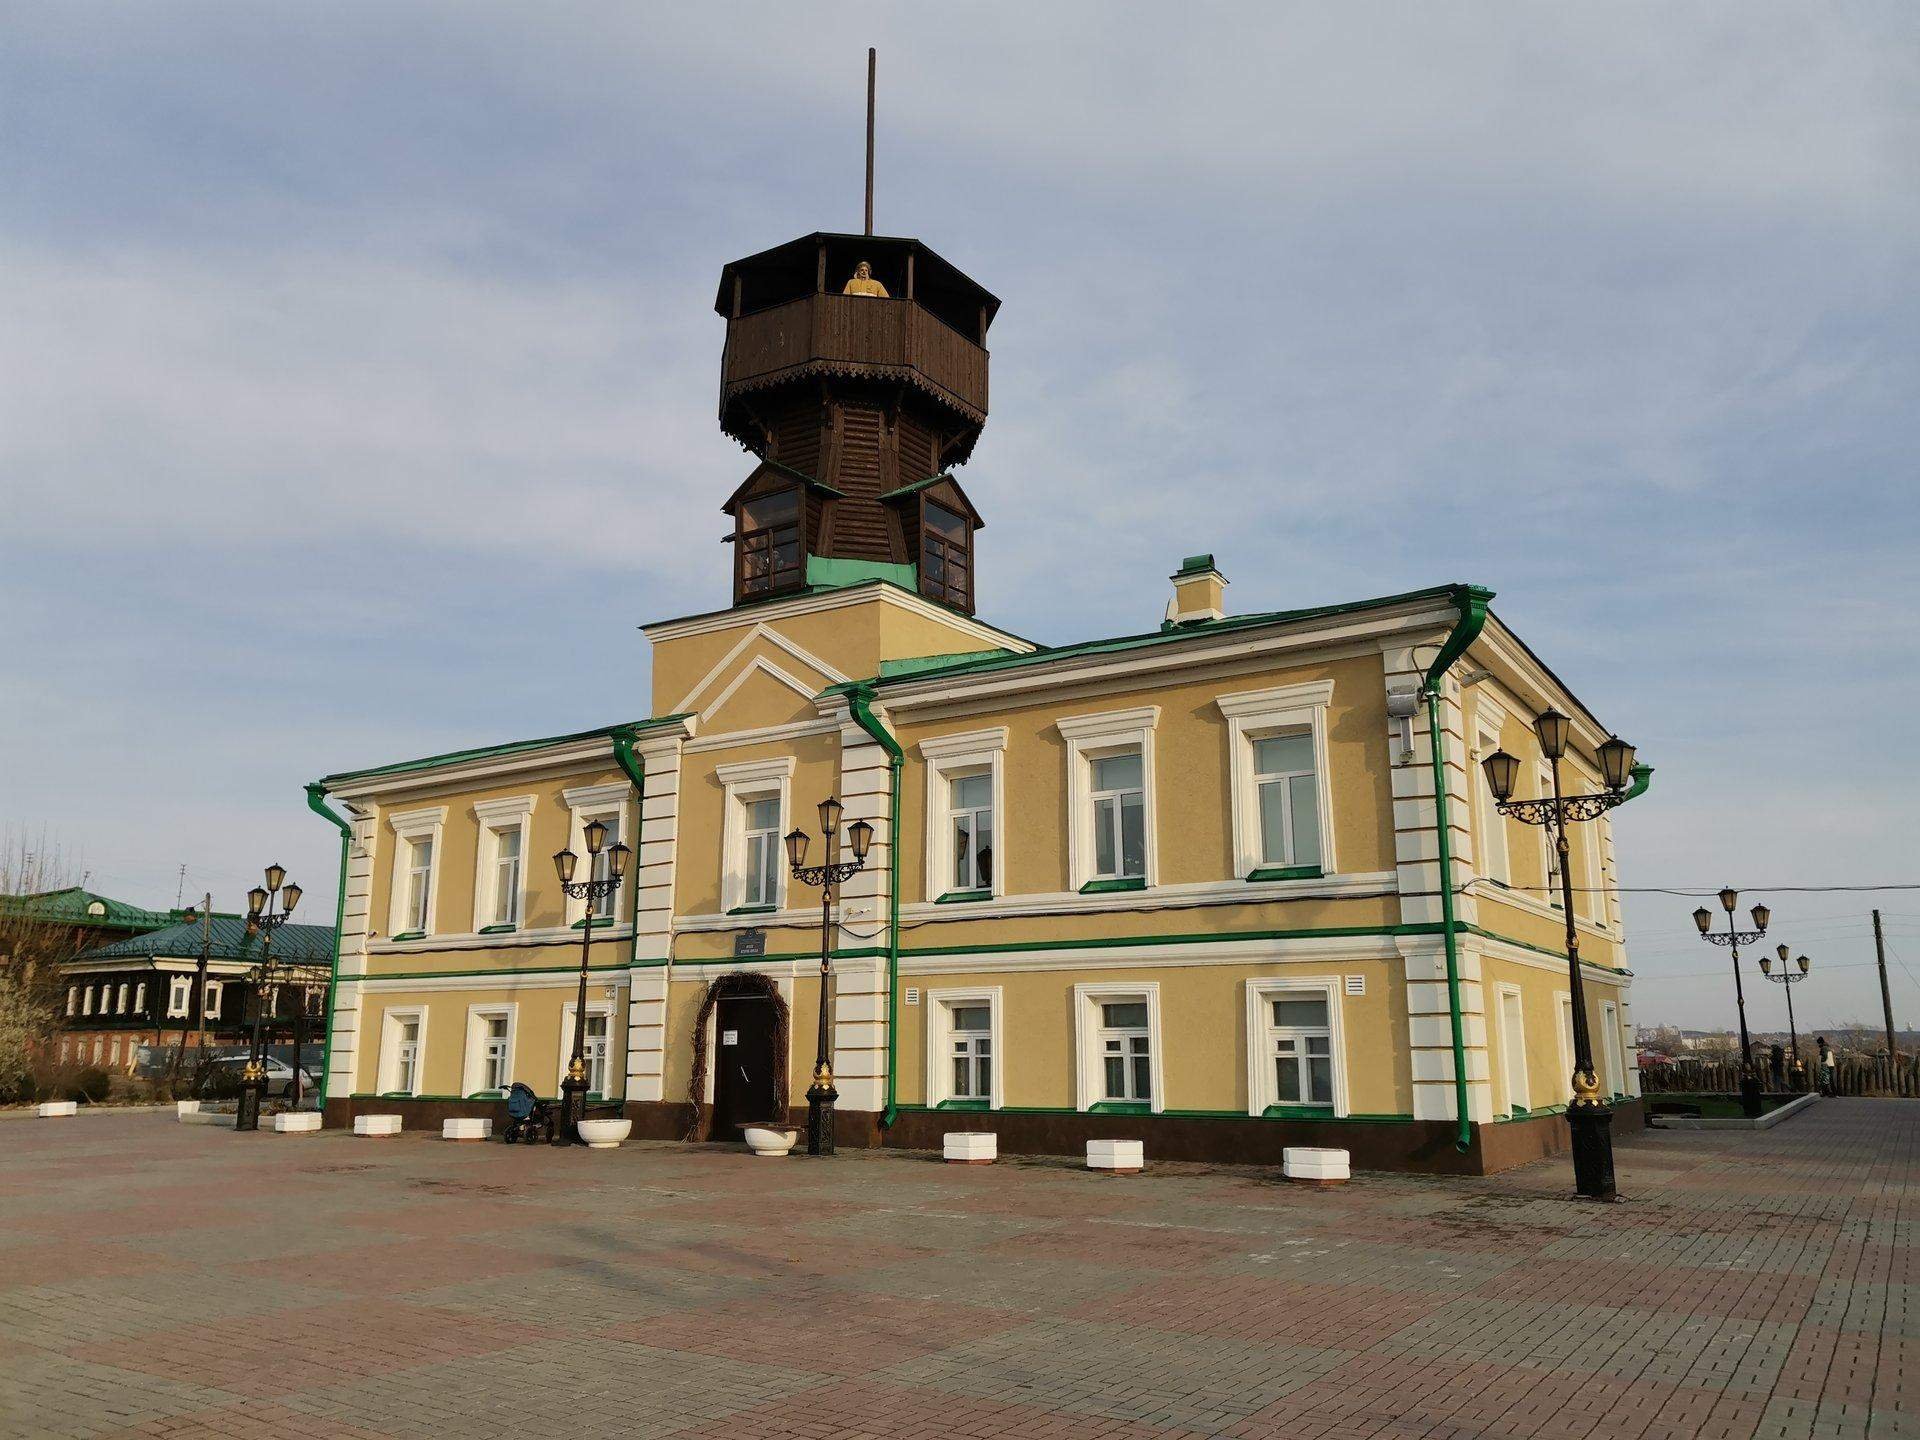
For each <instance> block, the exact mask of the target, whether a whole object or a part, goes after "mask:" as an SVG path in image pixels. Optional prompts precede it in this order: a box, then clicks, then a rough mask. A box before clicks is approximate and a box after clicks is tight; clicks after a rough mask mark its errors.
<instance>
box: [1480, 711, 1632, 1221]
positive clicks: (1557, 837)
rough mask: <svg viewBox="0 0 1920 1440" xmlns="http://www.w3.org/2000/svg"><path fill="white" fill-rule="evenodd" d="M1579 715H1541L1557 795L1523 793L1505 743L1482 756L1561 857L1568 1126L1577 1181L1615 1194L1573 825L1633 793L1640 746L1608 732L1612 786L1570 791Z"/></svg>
mask: <svg viewBox="0 0 1920 1440" xmlns="http://www.w3.org/2000/svg"><path fill="white" fill-rule="evenodd" d="M1571 726H1572V722H1571V721H1569V720H1568V719H1567V717H1566V716H1565V715H1562V714H1561V713H1560V712H1559V711H1558V710H1555V709H1552V708H1551V707H1549V708H1548V709H1547V710H1545V711H1544V712H1542V714H1541V715H1540V717H1539V718H1538V719H1537V720H1535V721H1534V722H1533V730H1534V734H1536V735H1538V736H1539V737H1540V753H1541V754H1542V755H1544V756H1546V758H1547V761H1548V764H1549V766H1550V768H1551V769H1552V771H1553V795H1552V798H1550V799H1549V798H1548V797H1546V796H1544V795H1543V796H1541V797H1540V798H1539V799H1537V800H1515V799H1514V798H1513V782H1514V780H1515V779H1516V778H1517V777H1518V775H1519V773H1520V762H1519V761H1518V760H1517V759H1515V758H1514V757H1513V756H1511V755H1509V754H1507V752H1506V751H1504V750H1496V751H1494V753H1493V754H1491V755H1489V756H1488V757H1487V758H1486V759H1485V760H1483V761H1482V762H1481V767H1482V769H1484V770H1485V772H1486V776H1487V784H1488V786H1489V787H1491V788H1492V790H1493V798H1494V799H1495V800H1496V801H1498V802H1499V808H1500V813H1501V814H1502V815H1510V816H1512V817H1513V818H1514V819H1516V820H1518V821H1520V822H1522V823H1523V824H1527V825H1544V826H1545V827H1547V833H1548V837H1549V840H1550V843H1551V844H1552V845H1553V847H1554V851H1555V853H1556V854H1557V855H1558V856H1559V858H1560V909H1561V913H1562V915H1563V917H1564V918H1565V920H1566V924H1567V987H1568V989H1569V990H1570V991H1571V992H1572V1000H1573V1098H1572V1100H1571V1101H1570V1102H1569V1103H1568V1105H1567V1126H1568V1128H1569V1129H1570V1130H1571V1131H1572V1134H1573V1179H1574V1188H1575V1189H1576V1190H1577V1191H1578V1192H1579V1193H1580V1194H1581V1195H1583V1196H1585V1197H1586V1198H1587V1199H1589V1200H1611V1199H1613V1198H1614V1183H1613V1111H1612V1110H1611V1109H1609V1108H1608V1106H1607V1102H1606V1101H1605V1100H1603V1099H1602V1098H1601V1096H1600V1080H1599V1076H1598V1075H1597V1074H1596V1073H1595V1071H1594V1065H1593V1042H1592V1040H1591V1039H1590V1038H1589V1036H1588V1034H1587V1002H1586V991H1585V987H1584V986H1583V985H1582V984H1581V976H1580V935H1579V932H1578V930H1577V928H1576V926H1575V923H1574V916H1573V880H1572V875H1571V867H1570V866H1569V864H1568V862H1567V855H1568V848H1569V847H1568V844H1567V826H1569V825H1571V824H1576V823H1578V822H1580V821H1584V820H1597V819H1599V818H1600V816H1602V815H1604V814H1606V812H1607V811H1609V810H1611V809H1612V808H1613V807H1614V806H1616V805H1618V804H1620V803H1621V802H1622V801H1624V800H1625V799H1626V798H1627V794H1626V791H1627V782H1628V781H1629V780H1631V779H1632V778H1633V746H1631V745H1629V744H1627V742H1626V741H1624V740H1622V739H1621V738H1620V737H1619V736H1617V735H1614V736H1610V737H1608V739H1607V741H1606V742H1605V743H1604V744H1603V745H1601V746H1600V749H1599V758H1600V776H1601V779H1602V780H1604V781H1605V782H1606V786H1607V788H1606V790H1605V792H1604V793H1602V794H1598V795H1563V794H1561V792H1560V757H1561V756H1562V755H1564V754H1565V753H1566V750H1567V736H1568V732H1569V730H1570V729H1571Z"/></svg>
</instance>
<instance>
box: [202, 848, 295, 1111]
mask: <svg viewBox="0 0 1920 1440" xmlns="http://www.w3.org/2000/svg"><path fill="white" fill-rule="evenodd" d="M299 903H300V887H299V886H298V885H295V884H293V883H291V882H290V881H289V880H288V879H287V871H286V867H285V866H284V865H269V866H268V867H267V883H266V887H265V888H264V889H263V888H261V887H260V886H258V885H256V886H254V887H253V889H251V890H249V891H248V892H247V938H248V939H249V940H251V939H253V938H254V937H255V936H258V937H259V940H260V963H259V964H258V965H256V966H254V967H253V970H252V972H251V975H250V977H249V978H250V979H252V981H253V1039H252V1041H251V1042H250V1043H249V1044H248V1046H247V1068H246V1069H245V1070H243V1071H242V1072H241V1075H240V1104H239V1110H238V1112H237V1113H236V1114H235V1116H234V1121H233V1128H234V1129H235V1130H258V1129H259V1128H260V1104H261V1102H262V1100H264V1099H265V1098H266V1093H267V1065H266V1045H265V1040H264V1037H263V1034H262V1031H261V1022H262V1021H263V1020H264V1019H265V1018H266V1012H267V996H268V994H269V993H270V987H271V986H272V984H273V982H274V979H275V975H276V971H275V969H274V963H273V932H274V931H276V930H278V929H279V928H280V927H281V926H282V925H284V924H286V923H287V921H288V919H290V918H291V917H292V915H293V907H294V906H296V905H298V904H299ZM276 905H277V906H278V909H277V911H276V908H275V907H276ZM203 1003H204V1002H203ZM299 1064H300V1057H299V1056H298V1055H296V1056H294V1067H295V1069H296V1071H297V1070H298V1068H299Z"/></svg>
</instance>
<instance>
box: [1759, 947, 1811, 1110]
mask: <svg viewBox="0 0 1920 1440" xmlns="http://www.w3.org/2000/svg"><path fill="white" fill-rule="evenodd" d="M1774 953H1775V954H1777V955H1778V956H1779V957H1780V968H1779V970H1778V971H1776V970H1775V969H1774V968H1773V961H1772V960H1771V959H1769V958H1768V957H1767V956H1765V955H1762V956H1761V957H1760V973H1761V974H1762V975H1764V976H1766V977H1767V979H1769V980H1771V981H1773V983H1774V984H1776V985H1784V986H1785V987H1786V990H1787V1054H1788V1056H1789V1057H1790V1059H1791V1061H1792V1064H1791V1067H1790V1072H1791V1074H1792V1076H1793V1084H1795V1085H1798V1084H1799V1083H1800V1078H1799V1077H1800V1071H1801V1065H1800V1027H1799V1026H1798V1025H1796V1024H1795V1023H1794V1019H1793V987H1794V986H1796V985H1798V984H1799V983H1800V982H1801V981H1802V980H1804V979H1806V978H1807V972H1808V971H1809V970H1811V969H1812V968H1813V962H1812V961H1811V960H1809V959H1808V958H1807V957H1806V956H1804V955H1800V956H1797V957H1794V958H1792V959H1789V958H1788V957H1789V955H1790V953H1791V952H1790V951H1789V950H1788V949H1787V947H1786V946H1785V945H1781V946H1777V947H1776V948H1775V951H1774Z"/></svg>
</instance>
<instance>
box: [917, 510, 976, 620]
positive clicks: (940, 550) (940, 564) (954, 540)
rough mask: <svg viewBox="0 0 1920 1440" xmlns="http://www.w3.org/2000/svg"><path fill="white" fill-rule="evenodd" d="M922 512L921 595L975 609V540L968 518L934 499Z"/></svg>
mask: <svg viewBox="0 0 1920 1440" xmlns="http://www.w3.org/2000/svg"><path fill="white" fill-rule="evenodd" d="M920 512H921V513H920V527H921V535H920V593H921V594H923V595H925V596H928V597H929V598H930V599H934V600H940V601H943V602H945V603H946V604H948V605H954V606H958V607H959V608H960V609H962V610H967V609H971V608H972V605H973V537H972V534H971V532H970V528H969V526H968V525H967V519H966V517H965V516H964V515H959V514H956V513H955V512H954V511H952V510H949V509H947V507H946V506H944V505H937V504H935V503H934V502H933V501H931V500H928V501H926V502H925V503H924V504H923V505H922V506H921V507H920Z"/></svg>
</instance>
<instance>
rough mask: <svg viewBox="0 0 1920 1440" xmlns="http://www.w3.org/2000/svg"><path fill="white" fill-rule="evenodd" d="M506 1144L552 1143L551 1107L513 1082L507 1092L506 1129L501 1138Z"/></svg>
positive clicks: (526, 1088) (517, 1082)
mask: <svg viewBox="0 0 1920 1440" xmlns="http://www.w3.org/2000/svg"><path fill="white" fill-rule="evenodd" d="M501 1138H502V1139H504V1140H505V1141H506V1142H507V1144H509V1145H513V1144H516V1143H519V1142H522V1141H524V1142H525V1143H526V1144H528V1145H537V1144H540V1143H542V1142H545V1143H546V1144H549V1145H551V1144H552V1143H553V1107H552V1106H551V1105H549V1104H547V1102H546V1101H544V1100H542V1099H541V1098H540V1097H539V1096H538V1095H536V1094H534V1093H533V1091H532V1089H531V1088H530V1087H528V1086H526V1085H522V1084H521V1083H520V1082H519V1081H518V1080H516V1081H514V1082H513V1085H512V1088H510V1089H509V1090H508V1091H507V1128H506V1131H505V1133H504V1134H503V1135H502V1136H501Z"/></svg>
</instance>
